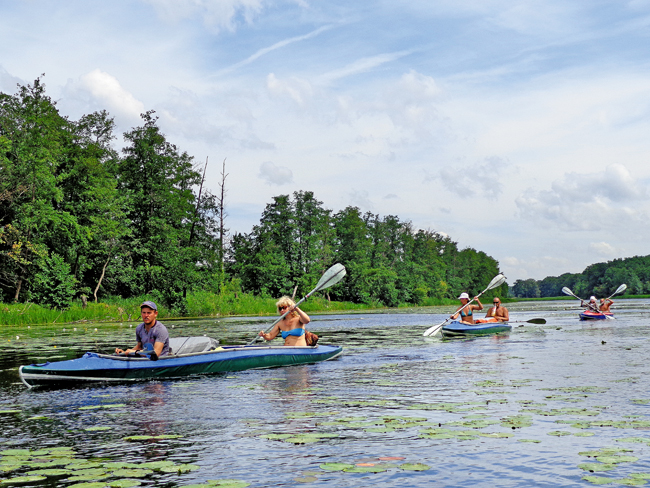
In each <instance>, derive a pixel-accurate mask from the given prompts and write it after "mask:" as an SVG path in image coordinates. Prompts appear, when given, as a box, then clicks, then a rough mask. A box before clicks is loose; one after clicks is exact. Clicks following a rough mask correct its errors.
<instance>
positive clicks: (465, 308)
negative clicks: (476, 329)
mask: <svg viewBox="0 0 650 488" xmlns="http://www.w3.org/2000/svg"><path fill="white" fill-rule="evenodd" d="M458 299H459V300H460V303H461V307H460V308H459V309H458V310H456V313H454V314H453V315H452V316H451V317H449V318H450V319H452V320H456V319H457V318H458V316H459V315H460V321H461V323H463V324H474V316H473V312H474V310H483V304H482V303H481V300H479V299H478V297H477V296H476V297H474V300H476V304H475V305H470V304H469V295H468V294H467V293H461V294H460V296H459V297H458Z"/></svg>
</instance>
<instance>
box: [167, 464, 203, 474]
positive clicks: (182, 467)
mask: <svg viewBox="0 0 650 488" xmlns="http://www.w3.org/2000/svg"><path fill="white" fill-rule="evenodd" d="M197 469H201V466H197V465H196V464H176V465H174V466H165V467H162V468H160V471H162V472H163V473H178V474H181V473H189V472H190V471H196V470H197Z"/></svg>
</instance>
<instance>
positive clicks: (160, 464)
mask: <svg viewBox="0 0 650 488" xmlns="http://www.w3.org/2000/svg"><path fill="white" fill-rule="evenodd" d="M174 464H175V463H174V461H149V462H147V463H141V464H137V465H135V466H138V467H139V468H143V469H153V470H154V471H159V470H160V469H161V468H164V467H165V466H173V465H174Z"/></svg>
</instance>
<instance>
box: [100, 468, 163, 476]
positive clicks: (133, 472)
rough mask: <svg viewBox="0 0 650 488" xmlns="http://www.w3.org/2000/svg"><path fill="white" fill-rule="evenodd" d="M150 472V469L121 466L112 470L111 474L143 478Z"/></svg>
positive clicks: (151, 471)
mask: <svg viewBox="0 0 650 488" xmlns="http://www.w3.org/2000/svg"><path fill="white" fill-rule="evenodd" d="M165 472H166V473H173V471H165ZM152 473H153V470H151V469H133V468H131V469H129V468H122V469H116V470H115V471H113V472H112V475H113V476H115V477H116V478H144V477H145V476H149V475H150V474H152Z"/></svg>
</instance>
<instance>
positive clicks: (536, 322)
mask: <svg viewBox="0 0 650 488" xmlns="http://www.w3.org/2000/svg"><path fill="white" fill-rule="evenodd" d="M508 323H509V324H542V325H543V324H545V323H546V319H530V320H509V321H508Z"/></svg>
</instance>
